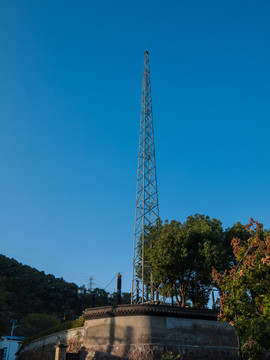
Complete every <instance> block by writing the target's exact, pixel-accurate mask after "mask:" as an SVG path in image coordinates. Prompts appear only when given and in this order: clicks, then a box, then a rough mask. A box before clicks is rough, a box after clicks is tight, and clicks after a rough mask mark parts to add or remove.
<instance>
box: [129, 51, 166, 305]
mask: <svg viewBox="0 0 270 360" xmlns="http://www.w3.org/2000/svg"><path fill="white" fill-rule="evenodd" d="M158 219H159V209H158V190H157V174H156V160H155V143H154V129H153V114H152V97H151V84H150V65H149V53H148V51H145V52H144V70H143V87H142V105H141V121H140V139H139V157H138V171H137V194H136V212H135V231H134V252H133V273H132V291H131V303H135V304H138V303H144V302H145V301H148V289H149V286H150V289H151V290H150V291H151V300H153V284H152V276H151V274H150V269H149V266H148V264H147V263H146V261H145V256H144V250H145V240H146V238H147V235H148V231H149V227H150V226H153V225H155V224H156V222H157V220H158ZM147 270H148V271H147Z"/></svg>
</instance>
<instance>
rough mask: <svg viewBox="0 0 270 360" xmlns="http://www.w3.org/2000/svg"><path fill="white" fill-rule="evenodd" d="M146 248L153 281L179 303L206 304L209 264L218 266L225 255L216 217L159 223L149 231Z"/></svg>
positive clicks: (209, 280)
mask: <svg viewBox="0 0 270 360" xmlns="http://www.w3.org/2000/svg"><path fill="white" fill-rule="evenodd" d="M150 239H151V245H150ZM150 247H151V248H152V249H151V250H150ZM145 248H146V251H145V256H146V260H147V261H148V262H149V264H150V268H151V270H152V275H153V280H154V282H155V283H156V284H162V286H163V287H164V289H166V291H167V293H170V294H171V295H172V296H175V297H176V301H177V304H178V305H179V306H185V303H186V301H187V300H191V301H192V304H193V306H198V307H205V306H206V304H207V302H208V299H209V292H210V289H209V287H210V285H211V284H212V278H211V269H212V266H216V267H217V268H219V269H221V268H222V267H223V266H224V263H225V259H226V258H227V253H226V250H225V248H224V246H223V229H222V225H221V222H220V221H219V220H216V219H210V217H209V216H205V215H199V214H196V215H194V216H189V217H188V218H187V220H186V222H184V223H183V224H181V223H180V222H178V221H172V222H171V223H169V222H168V221H167V222H165V223H164V224H159V226H156V227H153V228H152V229H151V230H150V232H149V237H147V241H146V247H145Z"/></svg>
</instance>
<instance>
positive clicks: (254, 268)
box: [212, 219, 270, 360]
mask: <svg viewBox="0 0 270 360" xmlns="http://www.w3.org/2000/svg"><path fill="white" fill-rule="evenodd" d="M246 231H248V233H249V238H248V239H246V238H244V239H243V237H242V238H237V237H235V238H233V239H232V242H231V244H232V249H233V253H234V255H235V258H236V264H234V263H233V264H232V265H231V266H230V267H229V269H228V270H226V271H225V272H224V273H220V272H218V271H217V270H215V269H213V273H212V275H213V279H214V281H215V282H216V284H217V287H219V289H220V290H221V297H220V313H219V319H220V320H222V321H227V322H229V323H230V324H231V325H232V326H233V327H234V329H235V331H236V333H237V334H238V335H239V336H240V338H241V342H242V350H243V351H246V352H248V354H249V356H250V357H249V359H252V360H255V359H262V358H263V353H262V349H269V348H270V237H269V232H268V231H264V230H263V226H262V225H261V224H259V223H258V222H255V221H253V220H252V219H251V221H250V223H249V224H248V225H247V226H246Z"/></svg>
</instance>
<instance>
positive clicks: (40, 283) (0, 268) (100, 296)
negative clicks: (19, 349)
mask: <svg viewBox="0 0 270 360" xmlns="http://www.w3.org/2000/svg"><path fill="white" fill-rule="evenodd" d="M78 289H79V288H78V286H77V285H76V284H74V283H68V282H66V281H65V280H64V279H63V278H60V279H59V278H56V277H55V276H54V275H50V274H49V275H46V274H45V273H44V271H39V270H37V269H34V268H32V267H30V266H28V265H23V264H21V263H19V262H18V261H16V260H14V259H10V258H8V257H6V256H4V255H1V254H0V336H1V335H7V334H10V328H11V324H10V320H11V319H17V320H18V324H19V325H20V326H19V327H17V328H16V329H15V333H14V335H17V336H26V337H27V336H30V337H31V336H33V335H34V334H36V333H37V332H40V331H44V330H46V329H48V328H51V327H54V328H55V329H58V327H59V324H61V322H63V321H68V320H74V319H75V318H77V317H78V316H79V315H80V314H81V313H82V311H83V310H84V309H85V308H87V307H91V306H105V305H108V304H109V303H110V304H116V299H117V294H116V293H114V294H109V293H108V292H106V291H105V290H103V289H99V288H95V289H93V290H91V291H86V289H85V288H84V289H82V292H81V296H80V297H78ZM122 303H126V304H129V303H130V293H122Z"/></svg>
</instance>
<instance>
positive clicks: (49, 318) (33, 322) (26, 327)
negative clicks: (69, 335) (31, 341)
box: [17, 313, 61, 337]
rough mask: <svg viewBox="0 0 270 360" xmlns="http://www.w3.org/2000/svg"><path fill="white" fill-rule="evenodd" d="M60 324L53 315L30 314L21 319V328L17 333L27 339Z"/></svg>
mask: <svg viewBox="0 0 270 360" xmlns="http://www.w3.org/2000/svg"><path fill="white" fill-rule="evenodd" d="M60 323H61V322H60V319H58V318H57V317H56V316H54V315H48V314H35V313H32V314H28V315H26V316H24V317H23V318H22V320H21V326H20V328H18V330H17V331H18V332H19V333H20V332H21V333H23V335H24V336H27V337H28V336H32V335H34V334H36V333H39V332H41V331H44V330H47V329H49V328H51V327H53V326H57V325H60Z"/></svg>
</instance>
